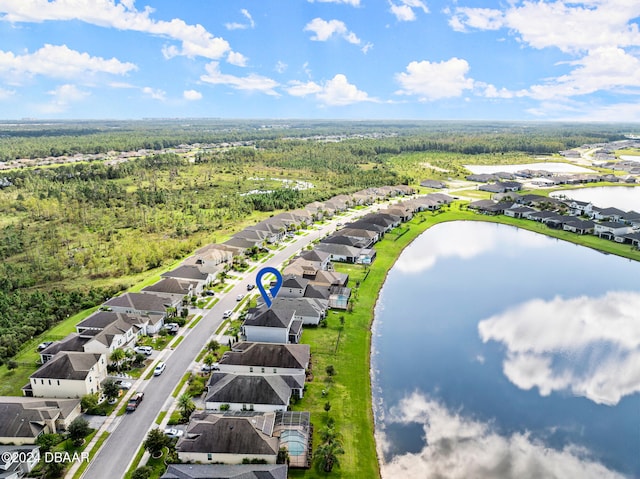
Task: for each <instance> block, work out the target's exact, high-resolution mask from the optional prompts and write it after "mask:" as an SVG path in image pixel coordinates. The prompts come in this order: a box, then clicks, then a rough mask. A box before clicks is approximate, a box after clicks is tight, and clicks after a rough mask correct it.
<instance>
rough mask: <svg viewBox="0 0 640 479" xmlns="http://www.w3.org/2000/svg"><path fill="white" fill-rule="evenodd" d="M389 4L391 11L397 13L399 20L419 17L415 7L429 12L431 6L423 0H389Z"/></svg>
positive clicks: (407, 20) (410, 20) (411, 19)
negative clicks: (395, 1) (394, 0)
mask: <svg viewBox="0 0 640 479" xmlns="http://www.w3.org/2000/svg"><path fill="white" fill-rule="evenodd" d="M389 6H390V7H389V11H390V12H391V13H393V14H394V15H395V17H396V19H397V20H398V21H399V22H412V21H414V20H415V19H416V18H417V17H416V13H415V11H414V9H420V10H422V11H423V12H424V13H429V8H427V5H426V4H425V3H424V2H422V1H421V0H400V3H394V2H393V1H391V0H389Z"/></svg>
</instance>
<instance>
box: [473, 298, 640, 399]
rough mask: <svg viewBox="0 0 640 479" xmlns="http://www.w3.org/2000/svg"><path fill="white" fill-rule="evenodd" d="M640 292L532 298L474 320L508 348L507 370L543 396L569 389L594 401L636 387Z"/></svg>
mask: <svg viewBox="0 0 640 479" xmlns="http://www.w3.org/2000/svg"><path fill="white" fill-rule="evenodd" d="M639 310H640V294H638V293H629V292H609V293H607V294H606V295H604V296H602V297H599V298H589V297H577V298H572V299H563V298H560V297H556V298H554V299H553V300H550V301H543V300H541V299H537V300H532V301H529V302H526V303H524V304H522V305H519V306H517V307H515V308H511V309H509V310H507V311H505V312H503V313H501V314H499V315H496V316H493V317H491V318H489V319H486V320H484V321H481V322H480V323H479V325H478V331H479V334H480V337H481V338H482V340H483V341H484V342H487V341H491V340H493V341H499V342H501V343H503V344H504V345H505V346H506V348H507V357H506V359H505V361H504V364H503V371H504V373H505V375H506V376H507V377H508V378H509V380H510V381H511V382H513V383H514V384H515V385H516V386H518V387H520V388H522V389H531V388H534V387H537V388H538V389H539V391H540V394H541V395H543V396H546V395H549V394H551V392H553V391H571V393H572V394H574V395H578V396H584V397H586V398H588V399H590V400H591V401H594V402H596V403H598V404H617V403H618V402H619V401H620V399H621V398H623V397H624V396H627V395H630V394H634V393H637V392H640V322H639V321H638V311H639Z"/></svg>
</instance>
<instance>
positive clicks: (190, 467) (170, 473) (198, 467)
mask: <svg viewBox="0 0 640 479" xmlns="http://www.w3.org/2000/svg"><path fill="white" fill-rule="evenodd" d="M287 471H288V467H287V465H286V464H236V465H232V466H229V465H226V464H169V466H168V467H167V471H166V472H165V473H164V474H163V475H162V476H161V477H160V479H287Z"/></svg>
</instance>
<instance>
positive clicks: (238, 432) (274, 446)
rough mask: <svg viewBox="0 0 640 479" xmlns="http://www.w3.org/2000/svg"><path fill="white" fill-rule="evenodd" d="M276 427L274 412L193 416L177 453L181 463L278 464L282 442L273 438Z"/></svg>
mask: <svg viewBox="0 0 640 479" xmlns="http://www.w3.org/2000/svg"><path fill="white" fill-rule="evenodd" d="M274 424H275V414H273V413H270V414H259V413H256V414H254V415H249V414H245V415H242V416H234V415H228V414H227V415H225V414H219V413H216V414H211V413H200V414H194V415H193V416H192V419H191V422H190V423H189V426H188V429H187V432H186V434H185V435H184V436H183V437H182V438H180V439H179V440H178V443H177V444H176V452H177V453H178V458H179V459H180V460H181V461H182V462H194V463H199V464H212V463H223V464H241V463H242V462H243V460H245V459H248V460H252V459H253V460H256V461H264V462H266V463H267V464H275V463H276V459H277V456H278V450H279V446H280V441H279V439H278V438H276V437H273V436H272V435H271V434H272V432H273V427H274Z"/></svg>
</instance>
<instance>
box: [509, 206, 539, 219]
mask: <svg viewBox="0 0 640 479" xmlns="http://www.w3.org/2000/svg"><path fill="white" fill-rule="evenodd" d="M534 211H536V210H534V209H533V208H529V207H528V206H522V205H514V206H512V207H511V208H507V209H505V210H504V215H505V216H510V217H512V218H524V217H525V215H526V214H528V213H533V212H534Z"/></svg>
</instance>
